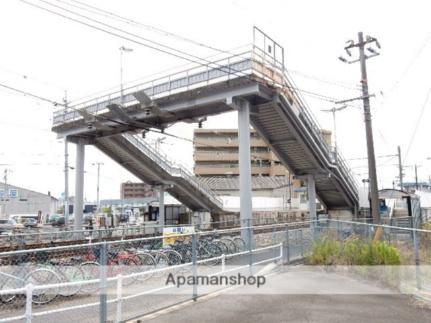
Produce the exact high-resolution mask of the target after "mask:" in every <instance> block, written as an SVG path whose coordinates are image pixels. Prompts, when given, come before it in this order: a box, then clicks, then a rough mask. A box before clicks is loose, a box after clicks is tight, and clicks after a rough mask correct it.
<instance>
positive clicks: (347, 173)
mask: <svg viewBox="0 0 431 323" xmlns="http://www.w3.org/2000/svg"><path fill="white" fill-rule="evenodd" d="M283 75H284V78H285V81H286V83H287V87H288V88H289V90H290V91H291V92H292V93H293V94H294V95H295V97H296V99H297V100H298V103H299V104H300V105H301V108H302V109H301V111H302V112H303V116H304V118H305V120H306V123H307V127H308V128H309V129H310V130H311V131H312V133H313V135H314V136H315V137H316V138H317V139H318V143H319V144H320V146H321V148H323V150H324V152H325V153H326V156H327V158H328V160H329V161H330V162H331V163H333V164H335V165H336V166H339V170H340V171H341V172H342V173H343V175H344V176H343V178H345V180H346V181H347V182H348V183H349V185H350V186H351V187H352V188H353V190H354V192H355V194H358V184H357V182H356V179H355V177H354V176H353V174H352V172H351V170H350V167H348V166H347V163H346V161H345V159H344V158H343V157H342V155H341V154H340V153H339V152H338V151H337V152H333V151H331V148H330V146H329V145H328V144H327V143H326V142H325V139H324V137H323V135H322V133H321V129H322V127H321V126H320V124H319V122H318V121H317V119H316V117H315V116H314V114H313V113H312V111H311V109H310V108H309V106H308V104H307V103H306V101H305V100H304V99H303V97H302V94H301V93H300V91H298V90H297V87H296V85H295V83H294V82H293V80H292V79H291V78H290V76H289V74H288V72H287V71H286V70H284V73H283Z"/></svg>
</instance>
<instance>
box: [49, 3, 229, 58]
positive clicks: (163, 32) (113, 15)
mask: <svg viewBox="0 0 431 323" xmlns="http://www.w3.org/2000/svg"><path fill="white" fill-rule="evenodd" d="M56 1H57V2H62V3H64V4H68V5H70V6H73V7H75V8H80V9H82V10H85V11H88V12H92V13H95V14H98V15H102V16H104V17H108V18H111V19H114V20H117V21H122V22H125V23H128V24H130V25H135V26H140V27H144V28H146V29H147V30H150V31H153V32H157V33H159V34H161V35H163V36H168V37H173V38H176V39H179V40H181V41H185V42H188V43H191V44H194V45H196V46H200V47H205V48H208V49H211V50H213V51H216V52H219V53H224V54H231V52H230V51H226V50H221V49H219V48H216V47H213V46H210V45H208V44H205V43H202V42H198V41H195V40H193V39H190V38H187V37H184V36H181V35H178V34H175V33H172V32H170V31H167V30H163V29H161V28H158V27H154V26H151V25H148V24H144V23H142V22H139V21H136V20H133V19H130V18H126V17H124V16H121V15H118V14H116V13H114V12H111V11H108V10H105V9H101V8H98V7H96V6H92V5H89V4H87V3H84V2H81V1H77V0H71V1H70V2H74V3H77V4H80V5H81V7H79V6H76V5H73V4H72V3H70V2H67V1H62V0H56ZM82 6H85V7H87V8H91V9H93V10H89V9H86V8H84V7H82Z"/></svg>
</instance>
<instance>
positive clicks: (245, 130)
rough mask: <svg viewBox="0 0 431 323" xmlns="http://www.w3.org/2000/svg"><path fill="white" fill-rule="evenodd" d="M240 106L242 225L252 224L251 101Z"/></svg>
mask: <svg viewBox="0 0 431 323" xmlns="http://www.w3.org/2000/svg"><path fill="white" fill-rule="evenodd" d="M235 105H236V106H237V108H238V137H239V138H238V139H239V190H240V219H241V227H247V226H249V225H251V224H252V219H253V215H252V209H253V208H252V195H251V189H252V186H251V156H250V103H249V102H248V101H245V100H238V101H236V102H235ZM247 231H249V230H242V231H241V232H242V234H241V235H242V237H243V239H244V241H246V244H247V245H250V244H251V240H252V238H251V236H250V234H249V233H248V232H247Z"/></svg>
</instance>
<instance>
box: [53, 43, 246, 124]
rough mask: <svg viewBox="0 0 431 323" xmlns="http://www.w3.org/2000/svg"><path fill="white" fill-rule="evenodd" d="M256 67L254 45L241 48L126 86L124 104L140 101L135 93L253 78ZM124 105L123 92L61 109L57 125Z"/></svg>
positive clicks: (157, 92) (153, 94)
mask: <svg viewBox="0 0 431 323" xmlns="http://www.w3.org/2000/svg"><path fill="white" fill-rule="evenodd" d="M251 67H252V49H251V45H250V46H247V48H246V49H244V47H242V48H241V51H240V52H238V53H230V56H228V57H223V58H221V59H219V60H215V61H207V60H204V62H200V65H199V66H197V67H193V68H189V69H186V70H182V71H180V72H176V73H173V74H169V75H166V76H163V77H159V78H157V79H153V80H150V81H147V82H143V83H140V84H138V85H134V86H130V87H126V88H125V89H124V90H123V93H124V95H123V104H124V105H126V106H127V105H128V104H131V103H132V102H137V100H136V98H135V97H134V95H133V94H134V93H136V92H138V91H141V90H143V91H144V92H145V93H146V94H147V95H148V96H149V97H150V98H151V99H156V98H159V97H163V96H166V95H171V94H174V93H179V92H182V91H184V90H189V89H192V88H195V87H200V86H203V85H205V84H210V83H211V82H219V81H220V80H222V79H226V80H227V79H231V78H237V77H241V76H245V75H249V74H250V72H251ZM120 102H121V97H120V91H119V90H117V91H113V92H110V93H108V94H105V95H102V96H97V97H95V98H91V99H88V100H85V101H80V102H77V103H73V102H72V104H71V105H70V106H69V107H68V108H60V109H58V110H57V111H55V112H54V117H53V124H54V125H57V124H61V123H65V122H70V121H73V120H76V119H79V118H81V115H80V114H79V112H78V111H77V110H80V109H85V111H87V112H88V113H91V114H94V115H97V114H100V113H102V112H106V111H107V108H106V106H107V105H109V104H113V103H117V104H119V103H120Z"/></svg>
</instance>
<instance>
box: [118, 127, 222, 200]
mask: <svg viewBox="0 0 431 323" xmlns="http://www.w3.org/2000/svg"><path fill="white" fill-rule="evenodd" d="M123 136H124V137H125V138H126V139H127V140H129V141H130V142H132V143H134V144H135V146H136V147H137V148H139V149H140V150H141V151H143V152H144V154H145V155H146V156H148V157H149V158H150V159H151V160H153V161H154V162H156V163H157V164H158V165H159V166H161V167H162V168H163V169H164V170H165V171H166V172H167V173H168V174H170V175H171V176H177V177H178V176H179V177H182V178H184V179H185V180H187V181H188V182H189V183H190V184H191V185H193V186H194V187H196V188H197V189H199V190H200V191H203V192H204V193H205V194H206V195H207V197H208V198H209V199H210V200H211V201H212V202H214V203H215V204H216V205H218V206H219V207H220V208H222V207H223V202H222V201H221V200H220V199H219V198H218V197H217V196H216V194H215V193H214V192H213V191H212V190H211V189H210V188H209V187H208V186H207V185H206V184H205V183H202V182H201V181H199V180H198V179H197V178H196V177H195V176H193V174H191V173H190V172H189V171H188V170H187V169H186V168H185V167H184V166H182V165H180V164H177V165H172V164H171V163H170V161H169V160H168V159H167V158H165V157H163V156H162V155H161V154H160V153H159V152H158V151H157V150H156V149H154V148H153V147H152V146H151V145H150V144H148V143H147V142H145V141H144V140H143V139H141V138H140V137H138V136H137V135H131V134H127V133H126V134H123Z"/></svg>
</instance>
